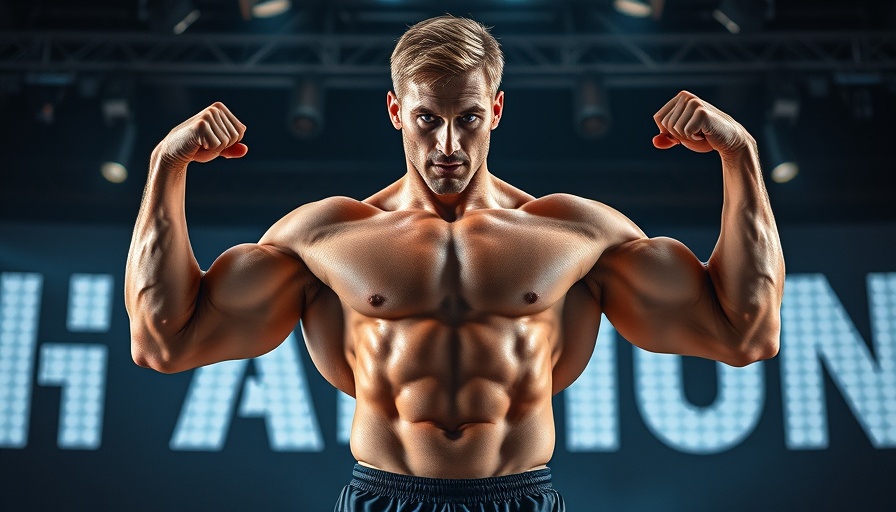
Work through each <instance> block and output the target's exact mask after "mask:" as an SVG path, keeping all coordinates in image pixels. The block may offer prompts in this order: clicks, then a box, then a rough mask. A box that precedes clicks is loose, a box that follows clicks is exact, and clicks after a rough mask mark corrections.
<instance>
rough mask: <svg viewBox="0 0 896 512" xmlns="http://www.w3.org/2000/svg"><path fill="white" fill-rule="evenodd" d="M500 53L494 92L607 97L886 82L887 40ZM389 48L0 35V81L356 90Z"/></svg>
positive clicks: (889, 67)
mask: <svg viewBox="0 0 896 512" xmlns="http://www.w3.org/2000/svg"><path fill="white" fill-rule="evenodd" d="M500 42H501V45H502V48H503V50H504V53H505V59H506V68H505V81H506V82H508V83H515V84H518V85H530V86H536V87H551V86H566V85H569V84H570V83H572V81H573V80H575V79H576V78H577V77H579V76H582V75H585V74H597V75H601V76H603V77H604V80H605V83H606V84H607V85H608V86H610V87H613V86H632V85H634V86H637V85H641V86H650V85H661V84H668V83H669V82H679V81H684V80H685V79H686V80H687V81H688V82H689V83H694V82H695V81H701V80H702V81H703V82H718V83H724V82H725V81H726V80H732V79H736V80H739V81H743V80H744V79H745V78H747V79H749V78H750V77H757V78H758V77H762V76H764V75H767V74H772V73H794V74H806V73H846V74H849V73H856V74H864V75H869V74H870V75H875V74H877V75H880V74H883V73H888V72H893V71H896V33H894V32H808V33H799V32H793V33H765V34H752V35H731V34H727V33H686V34H653V35H648V34H558V35H526V36H524V35H510V36H504V37H501V38H500ZM394 44H395V38H394V37H393V36H385V35H360V34H339V35H311V34H306V35H285V34H268V35H265V34H231V33H208V34H183V35H180V36H175V35H167V34H153V33H86V32H3V33H0V73H3V74H7V75H8V74H24V75H28V76H31V77H35V76H36V77H40V76H51V77H55V79H56V80H64V79H65V77H66V76H68V77H71V78H72V79H74V77H75V76H78V75H89V74H107V73H112V72H115V73H124V74H131V75H136V76H137V77H139V78H140V79H145V80H165V81H177V80H180V81H183V82H186V83H191V84H194V85H215V86H221V85H233V86H240V87H286V86H291V85H292V84H293V82H294V80H295V78H296V77H298V76H302V75H316V76H319V77H321V78H324V79H326V80H327V81H328V83H330V84H336V85H338V86H342V87H349V88H351V87H357V88H366V87H370V86H373V85H376V86H380V85H382V84H384V83H386V81H387V80H388V77H389V75H388V63H389V56H390V54H391V51H392V48H393V47H394Z"/></svg>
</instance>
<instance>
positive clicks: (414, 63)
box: [390, 14, 504, 98]
mask: <svg viewBox="0 0 896 512" xmlns="http://www.w3.org/2000/svg"><path fill="white" fill-rule="evenodd" d="M390 64H391V69H392V87H393V88H394V90H395V94H397V95H398V97H399V98H401V96H402V94H403V93H404V92H405V91H404V87H405V84H407V83H409V82H413V83H419V84H422V85H429V86H431V85H435V84H437V83H440V82H443V81H447V80H450V79H451V77H453V76H457V75H460V74H463V73H466V72H468V71H473V70H477V69H481V70H483V71H484V72H485V78H486V80H487V82H488V85H489V87H491V92H492V96H494V95H496V94H497V93H498V86H500V85H501V75H502V74H503V73H504V55H503V54H502V53H501V47H500V45H499V44H498V41H497V40H496V39H495V38H494V36H492V35H491V33H489V29H488V27H486V26H484V25H483V24H481V23H479V22H478V21H474V20H471V19H468V18H457V17H455V16H451V15H450V14H446V15H443V16H438V17H436V18H430V19H428V20H424V21H421V22H419V23H417V24H415V25H413V26H412V27H411V28H409V29H408V30H407V32H405V33H404V35H403V36H401V39H399V40H398V44H396V45H395V50H394V51H393V52H392V58H391V59H390Z"/></svg>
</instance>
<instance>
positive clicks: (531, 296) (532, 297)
mask: <svg viewBox="0 0 896 512" xmlns="http://www.w3.org/2000/svg"><path fill="white" fill-rule="evenodd" d="M523 300H524V301H526V302H527V303H529V304H535V301H536V300H538V294H537V293H535V292H526V295H524V296H523Z"/></svg>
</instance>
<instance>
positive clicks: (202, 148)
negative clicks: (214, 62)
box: [157, 102, 249, 165]
mask: <svg viewBox="0 0 896 512" xmlns="http://www.w3.org/2000/svg"><path fill="white" fill-rule="evenodd" d="M245 133H246V125H244V124H243V123H241V122H240V121H239V119H237V118H236V116H234V115H233V114H232V113H231V112H230V110H228V109H227V107H226V106H224V104H223V103H221V102H215V103H213V104H212V105H210V106H209V107H206V108H205V109H203V110H202V111H201V112H199V113H198V114H196V115H195V116H193V117H191V118H189V119H187V120H186V121H184V122H183V123H181V124H179V125H177V126H176V127H174V129H172V130H171V131H170V132H168V135H166V136H165V138H164V139H162V142H160V143H159V146H158V148H157V150H158V151H160V157H161V158H162V159H163V160H164V161H167V162H169V163H172V164H179V165H186V164H188V163H190V162H208V161H210V160H214V159H215V158H217V157H218V156H223V157H224V158H240V157H241V156H244V155H245V154H246V152H247V151H249V148H248V147H246V145H245V144H243V143H242V142H240V141H241V140H242V139H243V134H245Z"/></svg>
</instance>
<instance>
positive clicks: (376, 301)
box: [367, 293, 386, 308]
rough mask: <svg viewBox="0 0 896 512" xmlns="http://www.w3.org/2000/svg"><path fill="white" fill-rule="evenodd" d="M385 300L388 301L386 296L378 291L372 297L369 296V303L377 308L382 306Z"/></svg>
mask: <svg viewBox="0 0 896 512" xmlns="http://www.w3.org/2000/svg"><path fill="white" fill-rule="evenodd" d="M384 302H386V298H385V297H383V296H382V295H380V294H378V293H374V294H373V295H371V296H370V297H367V303H368V304H370V305H371V306H373V307H375V308H378V307H380V306H382V305H383V303H384Z"/></svg>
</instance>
